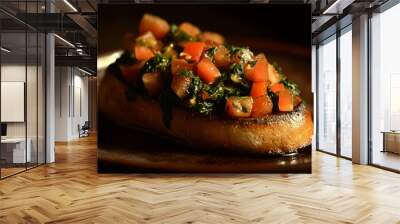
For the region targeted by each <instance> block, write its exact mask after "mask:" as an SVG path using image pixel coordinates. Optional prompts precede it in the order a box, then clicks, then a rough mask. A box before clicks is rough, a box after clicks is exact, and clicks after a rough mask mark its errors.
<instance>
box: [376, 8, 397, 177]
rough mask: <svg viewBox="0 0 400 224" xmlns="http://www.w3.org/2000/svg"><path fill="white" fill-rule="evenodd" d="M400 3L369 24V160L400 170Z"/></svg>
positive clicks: (378, 15) (377, 16)
mask: <svg viewBox="0 0 400 224" xmlns="http://www.w3.org/2000/svg"><path fill="white" fill-rule="evenodd" d="M399 21H400V4H398V5H396V6H394V7H392V8H390V9H388V10H387V11H384V12H383V13H381V14H377V15H374V16H373V17H372V19H371V23H372V24H371V25H372V38H371V39H372V49H371V50H372V55H371V56H372V74H371V75H372V77H371V79H372V80H371V88H372V91H371V92H372V99H371V105H372V107H371V108H372V111H371V116H372V117H371V121H372V125H371V128H372V130H371V134H372V136H371V137H372V163H374V164H378V165H381V166H385V167H389V168H392V169H396V170H400V155H399V154H400V101H399V97H398V96H399V95H400V63H399V56H398V54H399V52H400V43H399V40H400V30H399V29H398V23H399Z"/></svg>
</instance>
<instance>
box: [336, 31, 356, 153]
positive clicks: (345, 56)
mask: <svg viewBox="0 0 400 224" xmlns="http://www.w3.org/2000/svg"><path fill="white" fill-rule="evenodd" d="M339 41H340V44H339V45H340V50H339V52H340V57H339V58H340V59H339V61H340V88H339V89H340V100H339V101H340V155H341V156H344V157H348V158H351V157H352V148H351V147H352V145H351V142H352V138H351V136H352V125H351V124H352V97H353V94H352V74H353V71H352V35H351V26H348V27H347V28H345V29H344V30H343V31H342V32H341V35H340V40H339Z"/></svg>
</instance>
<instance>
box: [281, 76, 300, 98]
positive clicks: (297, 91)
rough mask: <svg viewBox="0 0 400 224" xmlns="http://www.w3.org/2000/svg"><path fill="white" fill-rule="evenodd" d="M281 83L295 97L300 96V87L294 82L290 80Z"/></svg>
mask: <svg viewBox="0 0 400 224" xmlns="http://www.w3.org/2000/svg"><path fill="white" fill-rule="evenodd" d="M281 83H283V85H284V86H285V87H286V89H288V90H290V91H291V92H292V94H293V95H295V96H298V95H300V89H299V86H298V85H297V84H296V83H294V82H293V81H290V80H288V79H283V80H282V81H281Z"/></svg>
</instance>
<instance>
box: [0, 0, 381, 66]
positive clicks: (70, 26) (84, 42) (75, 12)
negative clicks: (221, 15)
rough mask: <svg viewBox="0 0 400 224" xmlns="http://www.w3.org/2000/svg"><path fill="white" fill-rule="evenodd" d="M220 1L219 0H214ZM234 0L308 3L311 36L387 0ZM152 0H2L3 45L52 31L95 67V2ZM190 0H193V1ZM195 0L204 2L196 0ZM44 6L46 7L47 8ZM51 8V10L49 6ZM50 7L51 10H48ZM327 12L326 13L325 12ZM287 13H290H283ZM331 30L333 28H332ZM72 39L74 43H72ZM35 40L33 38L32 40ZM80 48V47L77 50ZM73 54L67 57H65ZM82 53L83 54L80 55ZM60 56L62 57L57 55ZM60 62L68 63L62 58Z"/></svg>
mask: <svg viewBox="0 0 400 224" xmlns="http://www.w3.org/2000/svg"><path fill="white" fill-rule="evenodd" d="M154 1H155V2H180V3H182V2H187V1H185V0H154ZM217 1H219V2H223V1H222V0H217ZM232 1H236V2H249V1H250V2H251V3H269V4H311V8H312V15H313V18H312V22H313V24H312V32H313V38H314V39H318V37H320V36H323V35H326V34H324V32H325V33H326V32H327V31H326V30H329V29H328V28H329V27H332V26H333V24H335V23H336V22H337V21H338V20H339V19H341V18H342V17H344V16H345V14H348V13H350V14H356V13H357V12H359V11H363V10H365V9H366V8H368V7H374V6H376V5H380V4H382V3H383V2H385V1H386V0H336V1H335V0H231V2H232ZM138 2H152V0H47V3H48V4H47V5H46V1H45V0H38V1H36V0H35V1H25V0H19V1H18V0H1V1H0V20H1V25H2V32H3V33H6V34H3V35H2V45H3V46H6V47H7V48H9V49H12V52H11V53H10V54H9V57H11V56H12V55H26V51H25V44H26V43H25V41H27V43H28V45H27V46H28V48H27V52H28V57H29V54H30V53H34V52H35V49H36V45H35V43H33V42H32V43H31V39H32V38H31V37H28V38H27V40H25V34H24V33H25V30H26V28H27V27H28V28H29V27H31V28H32V29H31V30H38V31H41V32H43V31H47V32H55V33H56V34H58V36H60V37H61V38H55V44H56V55H57V56H63V57H62V60H68V59H71V61H75V62H78V61H79V60H87V59H88V58H89V59H90V63H94V65H93V66H92V68H91V69H93V70H95V61H96V58H97V55H96V46H97V5H98V4H126V3H138ZM192 2H193V1H192ZM195 2H205V1H204V0H195ZM214 2H215V1H214ZM46 7H47V9H46ZM50 8H51V10H50ZM49 11H52V13H48V12H49ZM326 12H328V13H326ZM283 16H287V17H290V15H283ZM332 32H334V31H332ZM63 39H64V40H67V42H69V43H72V44H73V45H74V47H71V44H68V43H66V41H63ZM34 42H36V41H34ZM77 49H79V50H77ZM64 56H68V57H74V58H68V57H64ZM82 56H84V58H83V57H82ZM60 58H61V57H60ZM60 60H61V59H60ZM63 63H68V62H67V61H63Z"/></svg>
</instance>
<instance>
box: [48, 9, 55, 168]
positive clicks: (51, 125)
mask: <svg viewBox="0 0 400 224" xmlns="http://www.w3.org/2000/svg"><path fill="white" fill-rule="evenodd" d="M46 7H47V12H52V11H54V6H53V4H52V3H51V2H50V1H46ZM54 48H55V44H54V34H52V33H48V34H46V163H52V162H54V161H55V148H54V133H55V117H54V116H55V76H54V75H55V74H54V67H55V60H54V59H55V54H54V51H55V49H54Z"/></svg>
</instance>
